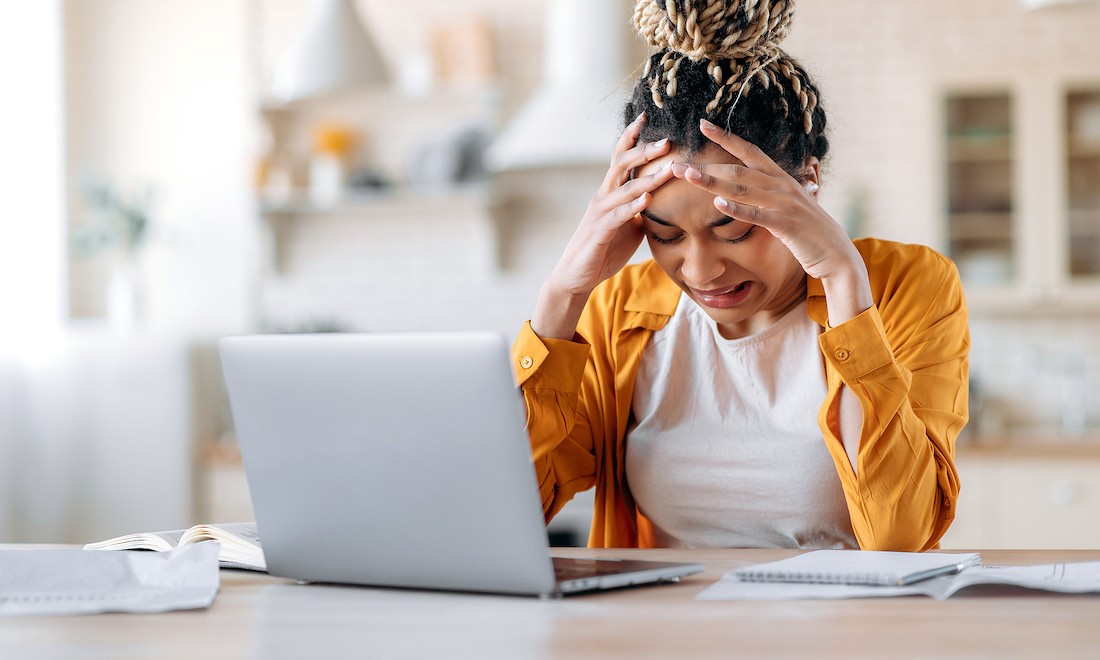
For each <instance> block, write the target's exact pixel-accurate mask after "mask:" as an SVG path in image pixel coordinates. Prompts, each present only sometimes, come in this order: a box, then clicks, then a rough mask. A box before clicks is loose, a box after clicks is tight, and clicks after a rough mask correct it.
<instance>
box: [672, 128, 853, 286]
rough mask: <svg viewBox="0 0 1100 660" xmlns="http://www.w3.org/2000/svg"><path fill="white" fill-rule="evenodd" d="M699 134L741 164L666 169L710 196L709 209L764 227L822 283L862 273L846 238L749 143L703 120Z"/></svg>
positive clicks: (792, 181) (797, 184) (804, 191)
mask: <svg viewBox="0 0 1100 660" xmlns="http://www.w3.org/2000/svg"><path fill="white" fill-rule="evenodd" d="M700 126H701V128H702V130H703V134H704V135H706V136H707V138H709V139H710V140H711V141H712V142H713V143H714V144H716V145H717V146H718V147H720V148H722V149H724V150H725V151H726V152H727V153H729V154H730V155H732V156H734V157H735V158H737V159H738V160H740V161H741V162H742V163H744V165H737V164H733V163H731V164H708V165H687V164H684V163H677V164H675V165H673V167H672V171H673V174H674V175H675V176H677V177H678V178H681V179H684V180H686V181H688V182H689V183H692V184H693V185H695V186H698V187H699V188H702V189H703V190H706V191H707V192H710V193H712V194H714V195H715V198H714V206H715V208H717V209H718V210H719V211H720V212H722V213H723V214H725V215H728V216H729V217H731V218H734V219H735V220H741V221H743V222H748V223H751V224H754V225H759V226H760V227H763V228H764V229H767V230H768V231H769V232H770V233H771V234H772V235H773V236H775V237H776V238H777V239H779V240H780V241H782V242H783V244H784V245H786V246H787V249H788V250H790V251H791V254H793V255H794V257H795V258H796V259H797V260H798V262H799V263H800V264H802V268H803V270H805V271H806V273H807V274H808V275H810V276H811V277H815V278H817V279H821V280H827V279H829V278H830V277H833V276H847V275H850V274H851V272H852V270H853V269H856V270H857V271H858V270H862V269H864V266H863V260H862V258H861V257H860V255H859V252H858V251H857V250H856V249H855V246H854V245H853V244H852V241H851V239H850V238H849V237H848V235H847V233H845V231H844V228H843V227H841V226H840V225H839V224H838V223H837V222H836V221H835V220H833V218H832V217H831V216H830V215H829V214H828V213H826V212H825V209H823V208H821V206H820V205H819V204H818V203H817V199H816V198H815V197H814V195H813V194H812V193H811V192H810V191H808V190H807V189H806V188H805V187H803V184H802V183H800V182H798V181H796V180H795V179H794V178H792V177H791V175H790V174H788V173H787V172H785V171H784V170H783V168H781V167H779V166H778V165H776V164H775V161H773V160H772V159H771V158H769V157H768V155H767V154H765V153H764V152H763V151H761V150H760V148H759V147H757V146H756V145H755V144H752V143H751V142H748V141H747V140H744V139H742V138H740V137H738V136H737V135H734V134H732V133H729V132H727V131H723V130H722V129H720V128H718V127H717V126H715V125H714V124H711V123H710V122H707V121H706V120H704V121H703V122H702V123H701V124H700Z"/></svg>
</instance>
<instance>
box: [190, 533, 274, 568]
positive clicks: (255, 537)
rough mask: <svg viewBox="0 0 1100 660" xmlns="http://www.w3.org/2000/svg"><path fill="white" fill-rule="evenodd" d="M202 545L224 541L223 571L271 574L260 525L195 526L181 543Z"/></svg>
mask: <svg viewBox="0 0 1100 660" xmlns="http://www.w3.org/2000/svg"><path fill="white" fill-rule="evenodd" d="M202 541H220V542H221V544H222V549H221V554H220V555H219V559H220V561H221V563H222V567H223V568H247V569H252V570H260V571H266V570H267V563H266V562H265V561H264V553H263V546H262V544H261V543H260V534H259V532H258V531H257V529H256V523H252V522H248V523H218V524H206V525H195V526H194V527H192V528H191V529H189V530H187V532H186V533H185V534H184V535H183V538H182V539H180V544H181V545H188V544H191V543H200V542H202Z"/></svg>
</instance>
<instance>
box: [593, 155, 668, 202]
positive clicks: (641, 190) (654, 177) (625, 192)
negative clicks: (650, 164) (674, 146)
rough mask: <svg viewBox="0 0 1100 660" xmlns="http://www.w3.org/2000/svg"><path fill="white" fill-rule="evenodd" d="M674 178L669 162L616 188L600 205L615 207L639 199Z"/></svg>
mask: <svg viewBox="0 0 1100 660" xmlns="http://www.w3.org/2000/svg"><path fill="white" fill-rule="evenodd" d="M672 178H673V174H672V167H671V163H669V164H667V165H665V166H664V167H662V168H661V169H659V170H657V171H656V172H654V173H652V174H647V175H645V176H640V177H637V178H634V179H631V180H630V181H628V182H626V183H624V184H623V185H621V186H619V187H617V188H615V189H614V190H612V191H611V192H609V193H607V195H605V196H604V197H603V199H601V200H600V206H602V207H603V208H613V207H616V206H620V205H622V204H627V203H629V202H630V201H631V200H634V199H637V198H638V197H641V196H644V195H645V194H647V193H651V192H653V191H654V190H656V189H658V188H660V187H661V186H663V185H664V184H665V183H667V182H668V181H669V180H670V179H672Z"/></svg>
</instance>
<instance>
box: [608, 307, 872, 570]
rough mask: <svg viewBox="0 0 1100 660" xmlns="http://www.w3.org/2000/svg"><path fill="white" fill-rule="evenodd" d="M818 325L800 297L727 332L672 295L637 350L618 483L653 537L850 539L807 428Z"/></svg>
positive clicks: (834, 485)
mask: <svg viewBox="0 0 1100 660" xmlns="http://www.w3.org/2000/svg"><path fill="white" fill-rule="evenodd" d="M820 332H821V328H820V326H818V325H817V323H815V322H814V321H813V320H812V319H810V318H809V317H808V316H807V315H806V304H805V302H803V303H802V304H800V305H799V306H798V307H796V308H795V309H793V310H791V311H790V312H789V313H787V314H786V315H785V316H784V317H783V318H782V319H780V320H779V321H778V322H776V323H775V324H774V325H773V326H771V327H770V328H768V329H766V330H764V331H763V332H760V333H758V334H755V335H752V336H750V337H744V338H740V339H733V340H730V339H725V338H723V337H722V336H721V335H720V334H719V332H718V327H717V324H716V323H715V322H714V320H712V319H711V318H710V317H709V316H707V314H706V312H705V311H703V309H702V308H700V307H699V306H698V305H697V304H696V303H695V302H694V301H693V300H691V299H690V298H688V297H687V296H686V295H681V297H680V303H679V305H677V307H676V312H675V314H674V315H673V317H672V319H670V321H669V323H668V324H667V325H666V326H665V327H664V328H662V329H661V330H659V331H657V332H656V333H654V335H653V337H652V339H651V340H650V343H649V345H648V346H647V347H646V349H645V353H644V354H643V356H642V363H641V367H640V369H639V372H638V378H637V381H636V383H635V387H634V401H633V411H634V417H635V420H636V424H635V425H634V426H633V427H632V428H631V429H630V430H629V431H628V433H627V447H626V475H627V481H628V482H629V484H630V490H631V492H632V493H633V495H634V498H635V501H636V502H637V504H638V507H639V509H640V510H641V512H642V514H643V515H645V516H646V518H648V519H649V520H650V522H652V523H653V524H654V527H655V531H656V534H657V542H658V543H659V544H660V545H662V546H672V547H677V546H687V547H764V548H771V547H775V548H843V547H848V548H855V547H858V545H857V542H856V540H855V535H854V534H853V532H852V524H851V519H850V517H849V515H848V509H847V505H846V503H845V500H844V492H843V490H842V488H841V485H840V478H839V476H838V475H837V472H836V467H835V466H834V464H833V459H832V457H831V456H830V455H829V452H828V450H827V449H826V448H825V440H824V438H823V437H822V435H821V431H820V429H819V428H818V426H817V413H818V410H819V408H820V407H821V403H822V401H823V400H824V398H825V393H826V388H825V375H824V365H823V362H822V357H821V352H820V349H819V348H818V335H819V333H820Z"/></svg>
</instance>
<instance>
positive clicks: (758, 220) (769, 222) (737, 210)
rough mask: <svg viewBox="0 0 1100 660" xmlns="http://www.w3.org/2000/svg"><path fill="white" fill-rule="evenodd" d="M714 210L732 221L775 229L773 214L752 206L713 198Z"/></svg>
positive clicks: (767, 210)
mask: <svg viewBox="0 0 1100 660" xmlns="http://www.w3.org/2000/svg"><path fill="white" fill-rule="evenodd" d="M714 208H716V209H718V210H719V211H721V212H722V213H723V214H725V215H728V216H729V217H731V218H733V219H734V220H740V221H742V222H747V223H749V224H753V225H759V226H761V227H763V228H764V229H775V228H776V224H775V220H776V217H775V214H774V213H773V212H772V211H771V210H769V209H767V208H761V207H759V206H753V205H752V204H745V203H742V202H737V201H734V200H732V199H726V198H725V197H715V198H714Z"/></svg>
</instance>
